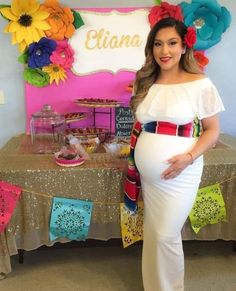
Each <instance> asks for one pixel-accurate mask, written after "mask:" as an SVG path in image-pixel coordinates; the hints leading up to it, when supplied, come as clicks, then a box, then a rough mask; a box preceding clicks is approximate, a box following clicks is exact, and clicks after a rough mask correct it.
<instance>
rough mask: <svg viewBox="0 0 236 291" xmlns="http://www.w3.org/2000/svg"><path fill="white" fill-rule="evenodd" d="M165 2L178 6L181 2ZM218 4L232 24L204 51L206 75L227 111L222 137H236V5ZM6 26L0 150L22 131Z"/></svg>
mask: <svg viewBox="0 0 236 291" xmlns="http://www.w3.org/2000/svg"><path fill="white" fill-rule="evenodd" d="M41 2H43V1H41ZM168 2H169V3H172V4H177V3H180V2H181V1H168ZM187 2H189V1H187ZM60 3H61V4H63V5H67V6H69V7H81V8H83V7H127V6H130V7H134V6H135V7H143V6H153V5H154V1H152V0H146V1H145V0H138V1H137V0H126V1H124V0H119V1H118V0H93V1H92V0H87V1H82V0H77V1H72V0H71V1H69V0H67V1H60ZM219 3H220V4H221V5H224V6H226V7H227V8H228V9H229V10H230V11H231V14H232V16H233V22H232V24H231V26H230V28H229V29H228V30H227V31H226V33H225V34H224V35H223V39H222V41H221V42H220V43H219V44H217V45H216V46H214V47H212V48H211V49H209V50H208V51H207V56H208V58H209V59H210V64H209V65H208V67H207V70H206V74H207V75H208V76H209V77H210V78H211V79H212V81H213V82H214V83H215V85H216V86H217V88H218V90H219V92H220V95H221V97H222V99H223V102H224V105H225V107H226V111H225V112H223V113H222V114H221V116H220V118H221V129H222V131H223V132H225V133H228V134H231V135H234V136H236V117H235V116H236V86H235V82H236V79H235V68H236V58H235V47H236V38H235V35H236V20H235V16H236V4H235V1H232V0H221V1H219ZM1 4H11V1H1ZM6 23H7V22H6V21H5V20H4V19H3V18H2V17H0V44H1V45H0V90H2V91H3V92H4V97H5V104H4V105H0V148H1V147H2V146H3V145H4V144H5V143H6V142H7V140H8V139H10V138H11V137H12V136H13V135H16V134H19V133H22V132H24V131H25V99H24V82H23V78H22V72H23V67H22V65H21V64H19V63H18V62H17V57H18V49H17V46H12V45H11V44H10V42H11V35H10V34H4V33H2V31H3V28H4V27H5V25H6Z"/></svg>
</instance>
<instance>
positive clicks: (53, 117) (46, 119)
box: [30, 104, 66, 154]
mask: <svg viewBox="0 0 236 291" xmlns="http://www.w3.org/2000/svg"><path fill="white" fill-rule="evenodd" d="M65 127H66V123H65V117H64V116H63V115H61V114H59V113H57V112H55V111H53V109H52V107H51V105H48V104H46V105H44V106H43V108H42V109H41V111H39V112H36V113H34V114H32V119H31V121H30V129H31V141H32V145H33V152H34V153H37V154H50V153H55V152H57V151H58V150H60V148H61V147H62V146H63V144H64V131H65Z"/></svg>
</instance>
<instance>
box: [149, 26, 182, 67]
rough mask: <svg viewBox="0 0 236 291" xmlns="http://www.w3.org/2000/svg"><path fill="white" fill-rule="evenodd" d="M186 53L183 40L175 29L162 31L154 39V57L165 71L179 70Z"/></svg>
mask: <svg viewBox="0 0 236 291" xmlns="http://www.w3.org/2000/svg"><path fill="white" fill-rule="evenodd" d="M183 53H184V47H183V43H182V39H181V37H180V36H179V34H178V33H177V32H176V30H175V28H174V27H166V28H162V29H160V30H159V31H158V32H157V34H156V36H155V39H154V44H153V56H154V58H155V60H156V62H157V63H158V65H159V66H160V68H161V70H163V71H170V70H173V69H176V68H179V61H180V59H181V56H182V54H183Z"/></svg>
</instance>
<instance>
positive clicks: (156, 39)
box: [154, 37, 178, 42]
mask: <svg viewBox="0 0 236 291" xmlns="http://www.w3.org/2000/svg"><path fill="white" fill-rule="evenodd" d="M172 40H178V38H176V37H172V38H170V39H168V40H167V41H172ZM154 41H160V42H162V41H161V40H160V39H158V38H155V39H154Z"/></svg>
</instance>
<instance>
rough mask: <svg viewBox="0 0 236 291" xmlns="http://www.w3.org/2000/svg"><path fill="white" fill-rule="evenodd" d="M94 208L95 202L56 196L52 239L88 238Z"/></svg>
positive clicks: (52, 216) (53, 206) (51, 231)
mask: <svg viewBox="0 0 236 291" xmlns="http://www.w3.org/2000/svg"><path fill="white" fill-rule="evenodd" d="M92 209H93V202H90V201H85V200H78V199H68V198H60V197H54V198H53V205H52V212H51V220H50V230H49V231H50V240H55V239H57V238H62V237H63V238H68V239H71V240H86V238H87V235H88V231H89V227H90V221H91V215H92Z"/></svg>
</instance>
